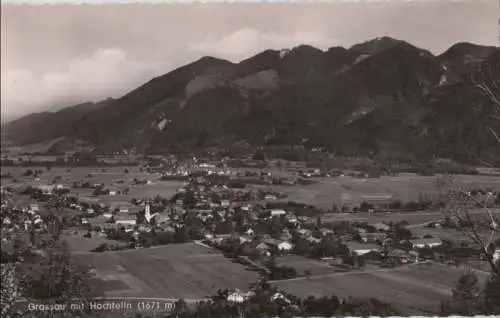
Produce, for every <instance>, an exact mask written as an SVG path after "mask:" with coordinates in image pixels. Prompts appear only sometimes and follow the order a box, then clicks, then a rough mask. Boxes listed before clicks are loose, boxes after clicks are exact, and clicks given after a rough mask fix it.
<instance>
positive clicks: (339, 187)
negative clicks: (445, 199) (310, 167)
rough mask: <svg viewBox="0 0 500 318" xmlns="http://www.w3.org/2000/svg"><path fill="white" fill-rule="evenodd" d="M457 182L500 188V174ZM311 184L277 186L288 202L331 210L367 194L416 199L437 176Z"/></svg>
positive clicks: (427, 191)
mask: <svg viewBox="0 0 500 318" xmlns="http://www.w3.org/2000/svg"><path fill="white" fill-rule="evenodd" d="M456 178H457V181H460V182H463V183H467V184H473V185H477V186H480V187H485V188H491V189H493V190H497V191H500V177H498V176H482V175H460V176H457V177H456ZM314 180H316V181H318V182H317V183H315V184H311V185H308V186H294V187H290V186H275V187H273V188H275V189H277V190H279V191H283V192H284V193H286V194H288V197H287V198H286V199H285V200H286V201H296V202H301V203H305V204H312V205H316V206H318V207H320V208H324V209H330V208H331V207H332V206H333V204H338V205H339V204H359V203H361V202H362V201H363V198H362V197H363V196H365V195H392V196H393V198H394V199H396V200H401V201H404V202H405V201H406V202H407V201H412V200H413V201H416V200H418V199H419V198H420V197H421V196H423V195H432V194H434V193H436V185H435V181H436V177H426V176H417V175H415V174H400V175H398V176H395V177H381V178H378V179H375V178H373V179H360V178H351V177H337V178H315V179H314Z"/></svg>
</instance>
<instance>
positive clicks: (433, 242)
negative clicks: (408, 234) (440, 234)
mask: <svg viewBox="0 0 500 318" xmlns="http://www.w3.org/2000/svg"><path fill="white" fill-rule="evenodd" d="M410 243H411V246H412V247H413V248H424V247H430V248H432V247H436V246H440V245H442V244H443V242H442V241H441V240H440V239H438V238H434V237H433V238H422V239H416V240H411V241H410Z"/></svg>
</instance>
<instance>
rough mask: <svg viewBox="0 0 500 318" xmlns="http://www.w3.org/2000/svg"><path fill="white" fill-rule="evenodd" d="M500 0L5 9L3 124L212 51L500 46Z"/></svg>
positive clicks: (115, 89)
mask: <svg viewBox="0 0 500 318" xmlns="http://www.w3.org/2000/svg"><path fill="white" fill-rule="evenodd" d="M499 12H500V9H499V2H498V1H497V0H469V1H447V0H440V1H424V2H422V1H418V0H414V1H390V2H389V1H387V2H376V3H374V2H369V3H360V2H342V3H339V2H337V3H335V2H332V3H324V2H323V3H319V2H317V3H314V2H313V3H311V2H310V3H295V4H290V3H280V4H269V3H267V4H265V3H264V4H261V3H259V4H256V3H253V4H252V3H248V4H243V3H240V4H236V3H233V4H163V5H158V4H156V5H153V4H128V5H116V4H115V5H78V6H76V5H38V6H35V5H8V4H5V5H2V7H1V22H0V23H1V115H2V122H5V121H7V120H11V119H14V118H16V117H19V116H22V115H26V114H28V113H33V112H41V111H53V110H57V109H60V108H62V107H65V106H70V105H75V104H79V103H82V102H87V101H93V102H97V101H100V100H103V99H106V98H108V97H113V98H118V97H120V96H123V95H124V94H126V93H127V92H129V91H130V90H132V89H134V88H136V87H138V86H140V85H142V84H144V83H145V82H147V81H149V80H150V79H152V78H153V77H156V76H159V75H162V74H165V73H167V72H169V71H171V70H173V69H175V68H176V67H179V66H182V65H184V64H186V63H189V62H192V61H194V60H196V59H198V58H200V57H202V56H206V55H210V56H215V57H218V58H225V59H228V60H231V61H235V62H237V61H239V60H242V59H244V58H248V57H250V56H252V55H254V54H256V53H258V52H260V51H263V50H265V49H268V48H271V49H282V48H292V47H294V46H297V45H300V44H309V45H313V46H315V47H317V48H320V49H327V48H329V47H332V46H344V47H349V46H351V45H353V44H356V43H360V42H364V41H366V40H370V39H373V38H375V37H378V36H391V37H394V38H397V39H401V40H405V41H408V42H410V43H411V44H413V45H416V46H418V47H421V48H424V49H427V50H429V51H431V52H433V53H434V54H439V53H442V52H443V51H444V50H446V49H447V48H449V47H450V46H451V45H453V44H454V43H457V42H471V43H476V44H482V45H498V41H499V37H500V31H499V24H498V23H499Z"/></svg>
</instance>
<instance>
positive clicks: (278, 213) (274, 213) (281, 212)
mask: <svg viewBox="0 0 500 318" xmlns="http://www.w3.org/2000/svg"><path fill="white" fill-rule="evenodd" d="M269 213H270V215H271V217H274V216H281V215H285V214H286V211H285V210H282V209H273V210H270V211H269Z"/></svg>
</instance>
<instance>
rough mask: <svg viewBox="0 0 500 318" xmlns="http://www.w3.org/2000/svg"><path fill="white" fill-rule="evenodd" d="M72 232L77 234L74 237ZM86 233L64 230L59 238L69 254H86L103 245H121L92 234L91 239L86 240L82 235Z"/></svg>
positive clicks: (83, 231) (121, 243)
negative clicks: (67, 248)
mask: <svg viewBox="0 0 500 318" xmlns="http://www.w3.org/2000/svg"><path fill="white" fill-rule="evenodd" d="M74 232H77V235H74ZM85 233H87V231H85V230H77V229H73V230H65V231H63V233H62V235H61V238H62V239H63V240H64V241H65V242H66V243H67V244H68V246H69V249H70V251H71V252H76V253H78V252H88V251H91V250H93V249H95V248H96V247H98V246H99V245H101V244H103V243H108V244H114V245H123V244H124V243H123V242H119V241H114V240H110V239H107V238H106V237H104V236H99V235H97V234H96V233H92V237H90V238H86V237H83V235H84V234H85Z"/></svg>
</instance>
